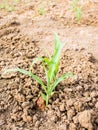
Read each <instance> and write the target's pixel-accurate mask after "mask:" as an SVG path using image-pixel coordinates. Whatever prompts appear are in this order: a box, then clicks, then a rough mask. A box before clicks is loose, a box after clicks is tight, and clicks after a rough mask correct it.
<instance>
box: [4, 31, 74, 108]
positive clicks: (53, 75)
mask: <svg viewBox="0 0 98 130" xmlns="http://www.w3.org/2000/svg"><path fill="white" fill-rule="evenodd" d="M63 47H64V43H61V42H60V40H59V37H58V35H57V34H56V33H55V46H54V54H53V55H52V56H50V55H49V57H48V58H47V57H45V58H42V57H39V58H35V59H34V60H33V62H32V64H31V65H30V68H29V71H26V70H23V69H20V68H12V69H7V70H5V71H4V73H3V74H5V73H8V72H17V71H18V72H20V73H22V74H25V75H28V76H30V77H32V78H33V79H34V80H36V81H37V82H38V83H39V84H40V85H41V86H42V88H43V90H44V92H41V96H42V98H43V99H44V100H45V102H46V106H47V105H48V101H49V98H50V96H51V95H52V93H53V91H54V89H55V88H56V87H57V85H58V84H59V83H60V82H61V81H63V80H64V79H66V78H68V77H73V74H72V73H65V74H63V75H62V76H61V77H59V78H58V77H57V73H58V70H59V64H60V53H61V50H62V48H63ZM38 61H40V62H41V63H42V66H43V68H44V71H45V74H46V84H45V83H44V82H43V81H42V80H41V79H40V78H39V77H38V76H36V75H34V74H33V73H32V67H33V65H34V64H35V63H36V62H38Z"/></svg>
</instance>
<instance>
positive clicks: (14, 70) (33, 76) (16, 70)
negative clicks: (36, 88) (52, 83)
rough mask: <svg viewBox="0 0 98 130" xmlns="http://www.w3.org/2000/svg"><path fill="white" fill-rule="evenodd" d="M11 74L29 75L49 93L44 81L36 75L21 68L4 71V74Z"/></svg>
mask: <svg viewBox="0 0 98 130" xmlns="http://www.w3.org/2000/svg"><path fill="white" fill-rule="evenodd" d="M9 72H20V73H22V74H25V75H28V76H30V77H32V78H33V79H34V80H36V81H37V82H38V83H39V84H41V86H42V87H43V89H44V90H45V92H46V93H47V90H46V86H45V85H44V83H43V81H42V80H41V79H40V78H39V77H38V76H36V75H34V74H33V73H31V72H29V71H26V70H24V69H20V68H13V69H7V70H5V71H4V73H3V74H6V73H9Z"/></svg>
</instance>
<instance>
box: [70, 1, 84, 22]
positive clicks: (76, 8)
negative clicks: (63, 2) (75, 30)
mask: <svg viewBox="0 0 98 130" xmlns="http://www.w3.org/2000/svg"><path fill="white" fill-rule="evenodd" d="M71 10H72V11H73V12H74V13H75V17H76V18H77V20H78V21H80V20H81V17H82V8H81V7H80V6H79V0H73V2H72V8H71Z"/></svg>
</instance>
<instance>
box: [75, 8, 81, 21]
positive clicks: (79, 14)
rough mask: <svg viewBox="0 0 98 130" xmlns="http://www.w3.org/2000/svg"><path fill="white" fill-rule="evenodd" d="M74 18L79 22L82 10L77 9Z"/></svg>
mask: <svg viewBox="0 0 98 130" xmlns="http://www.w3.org/2000/svg"><path fill="white" fill-rule="evenodd" d="M76 13H77V14H76V17H77V20H78V21H79V20H80V19H81V16H82V10H81V8H77V12H76Z"/></svg>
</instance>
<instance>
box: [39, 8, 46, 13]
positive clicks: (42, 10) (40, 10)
mask: <svg viewBox="0 0 98 130" xmlns="http://www.w3.org/2000/svg"><path fill="white" fill-rule="evenodd" d="M39 14H40V15H44V14H45V8H44V7H41V8H40V9H39Z"/></svg>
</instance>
